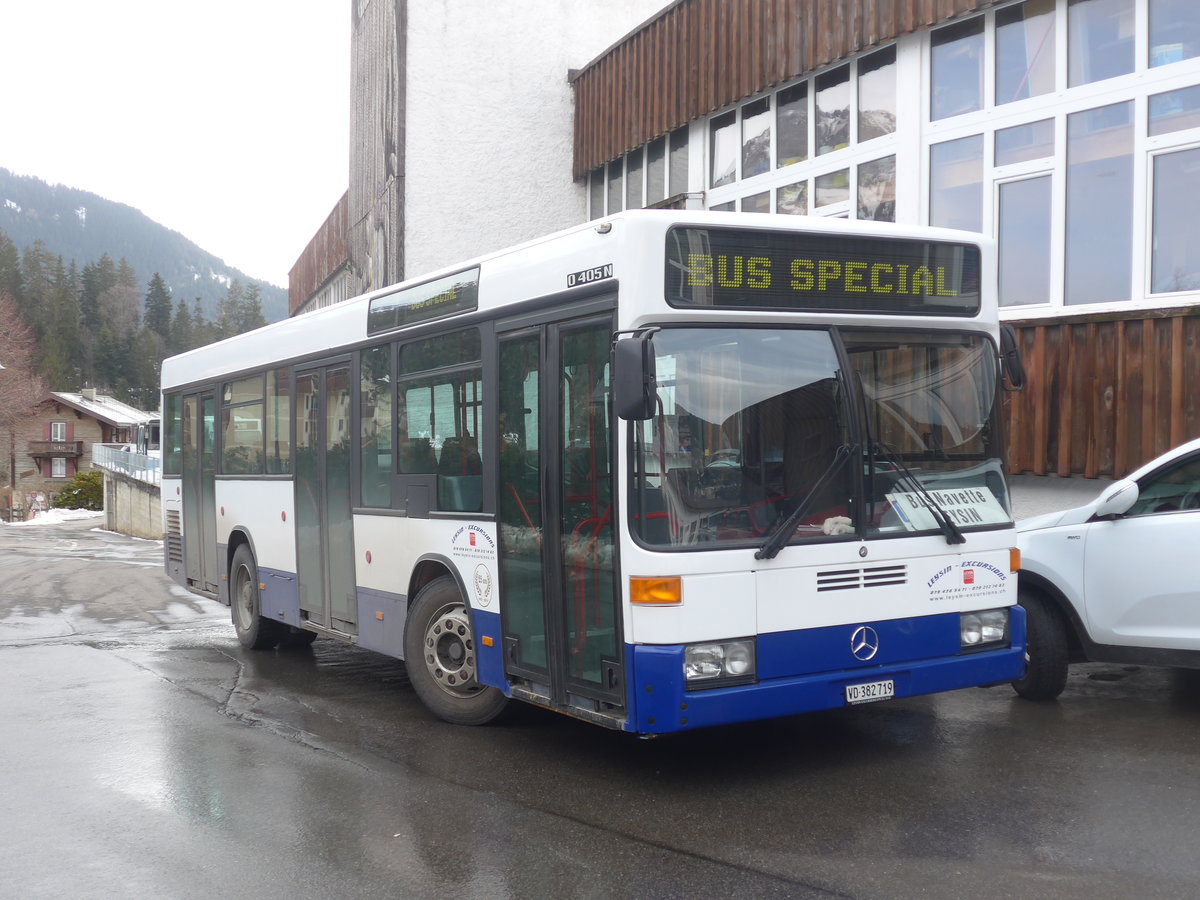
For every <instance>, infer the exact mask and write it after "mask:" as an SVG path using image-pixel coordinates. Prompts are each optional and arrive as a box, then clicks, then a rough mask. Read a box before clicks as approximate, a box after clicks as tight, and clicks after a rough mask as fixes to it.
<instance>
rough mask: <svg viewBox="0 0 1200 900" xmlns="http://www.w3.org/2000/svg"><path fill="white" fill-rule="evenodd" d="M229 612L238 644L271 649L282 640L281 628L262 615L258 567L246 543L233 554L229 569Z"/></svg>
mask: <svg viewBox="0 0 1200 900" xmlns="http://www.w3.org/2000/svg"><path fill="white" fill-rule="evenodd" d="M229 610H230V615H231V616H232V618H233V628H234V630H235V631H236V632H237V636H238V642H239V643H240V644H241V645H242V646H243V647H245V648H246V649H247V650H269V649H270V648H272V647H274V646H275V645H276V644H278V643H279V639H280V638H281V637H282V630H281V626H280V624H279V623H278V622H274V621H272V620H271V619H264V618H263V615H262V598H261V596H260V594H259V590H258V565H257V564H256V563H255V562H254V554H253V553H252V552H251V551H250V547H249V546H248V545H246V544H242V546H240V547H238V549H237V552H235V553H234V554H233V565H232V566H230V569H229Z"/></svg>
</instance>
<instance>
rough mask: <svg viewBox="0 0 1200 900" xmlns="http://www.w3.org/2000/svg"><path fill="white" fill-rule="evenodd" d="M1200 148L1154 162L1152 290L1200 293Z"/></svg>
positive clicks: (1173, 154)
mask: <svg viewBox="0 0 1200 900" xmlns="http://www.w3.org/2000/svg"><path fill="white" fill-rule="evenodd" d="M1197 197H1200V149H1194V150H1182V151H1180V152H1178V153H1167V154H1164V155H1162V156H1158V157H1155V159H1154V223H1153V227H1154V250H1153V260H1152V263H1151V273H1150V290H1151V292H1152V293H1155V294H1158V293H1163V292H1166V291H1196V290H1200V219H1197V217H1196V198H1197Z"/></svg>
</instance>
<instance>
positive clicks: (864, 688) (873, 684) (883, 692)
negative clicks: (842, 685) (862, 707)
mask: <svg viewBox="0 0 1200 900" xmlns="http://www.w3.org/2000/svg"><path fill="white" fill-rule="evenodd" d="M895 696H896V684H895V682H893V681H892V679H890V678H888V679H886V680H884V681H868V682H866V683H865V684H848V685H846V702H847V703H873V702H874V701H876V700H891V699H892V698H893V697H895Z"/></svg>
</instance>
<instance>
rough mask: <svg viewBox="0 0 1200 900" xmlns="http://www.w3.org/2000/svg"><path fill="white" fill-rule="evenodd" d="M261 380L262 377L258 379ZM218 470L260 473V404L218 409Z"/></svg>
mask: <svg viewBox="0 0 1200 900" xmlns="http://www.w3.org/2000/svg"><path fill="white" fill-rule="evenodd" d="M259 383H260V384H261V383H262V379H261V378H260V379H259ZM221 432H222V439H221V472H222V473H224V474H226V475H261V474H262V472H263V405H262V401H261V400H259V401H258V402H257V403H248V404H246V405H245V406H235V407H232V408H225V409H222V410H221Z"/></svg>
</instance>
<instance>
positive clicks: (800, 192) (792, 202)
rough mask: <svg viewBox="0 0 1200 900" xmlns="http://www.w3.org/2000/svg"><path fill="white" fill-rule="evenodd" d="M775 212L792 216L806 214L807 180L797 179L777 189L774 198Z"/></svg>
mask: <svg viewBox="0 0 1200 900" xmlns="http://www.w3.org/2000/svg"><path fill="white" fill-rule="evenodd" d="M775 212H778V213H785V214H787V215H793V216H803V215H807V214H808V182H807V181H797V182H796V183H795V184H788V185H784V186H783V187H781V188H780V189H779V193H778V195H777V197H776V200H775Z"/></svg>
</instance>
